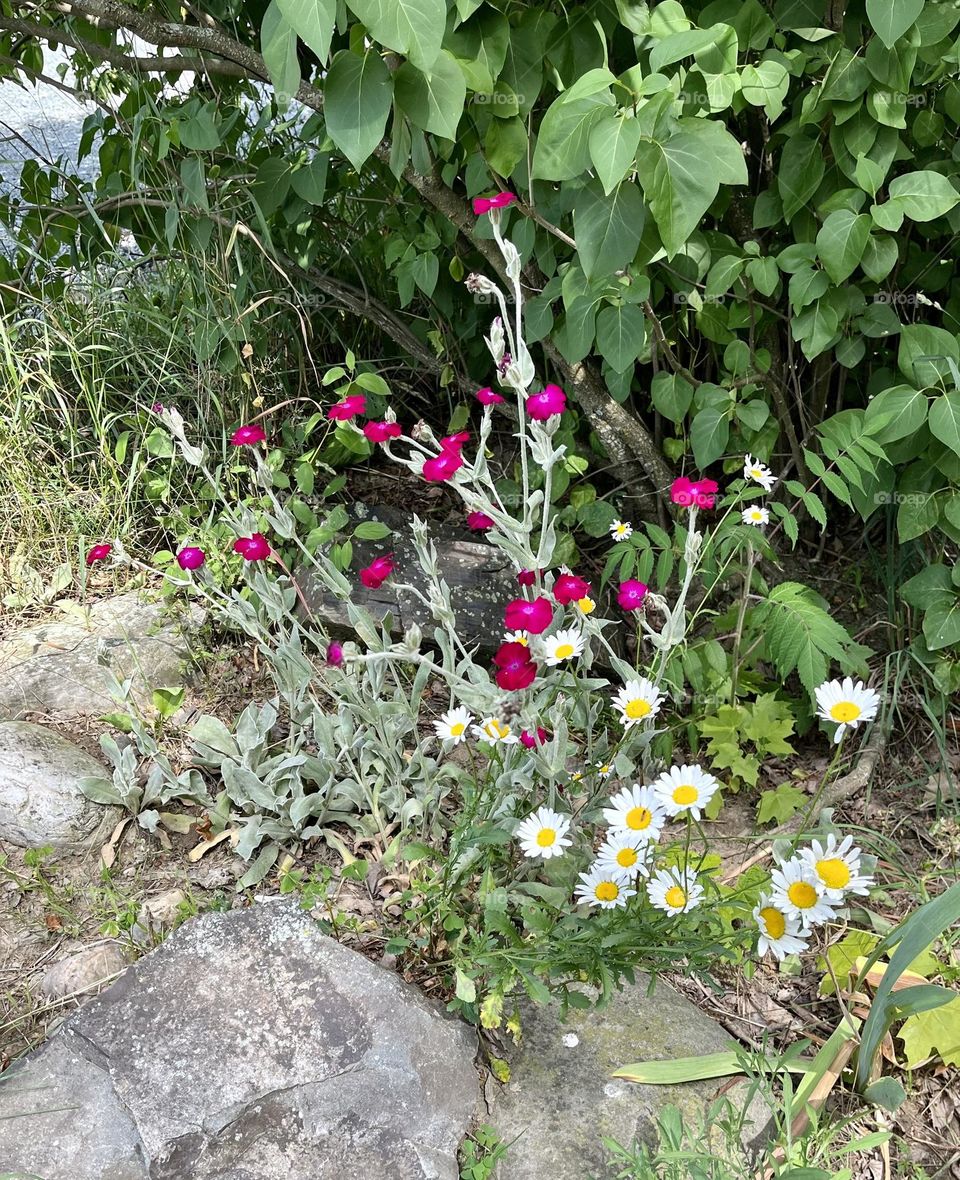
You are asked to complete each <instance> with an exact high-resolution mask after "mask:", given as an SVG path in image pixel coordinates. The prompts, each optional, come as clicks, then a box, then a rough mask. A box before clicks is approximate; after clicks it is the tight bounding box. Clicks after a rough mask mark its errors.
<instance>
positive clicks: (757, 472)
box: [750, 467, 763, 479]
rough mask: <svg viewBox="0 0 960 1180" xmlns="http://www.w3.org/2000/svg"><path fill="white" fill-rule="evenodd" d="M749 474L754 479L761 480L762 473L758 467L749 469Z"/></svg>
mask: <svg viewBox="0 0 960 1180" xmlns="http://www.w3.org/2000/svg"><path fill="white" fill-rule="evenodd" d="M750 474H751V475H752V476H753V478H754V479H763V472H762V471H761V470H760V468H759V467H751V468H750Z"/></svg>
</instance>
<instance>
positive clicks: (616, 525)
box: [610, 520, 633, 541]
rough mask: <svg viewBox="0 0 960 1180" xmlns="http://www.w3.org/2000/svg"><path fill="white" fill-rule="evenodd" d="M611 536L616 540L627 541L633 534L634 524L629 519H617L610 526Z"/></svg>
mask: <svg viewBox="0 0 960 1180" xmlns="http://www.w3.org/2000/svg"><path fill="white" fill-rule="evenodd" d="M610 536H611V537H613V539H614V540H615V541H626V540H628V539H629V538H630V537H632V536H633V525H632V524H631V523H630V521H629V520H615V521H614V522H613V524H612V525H611V526H610Z"/></svg>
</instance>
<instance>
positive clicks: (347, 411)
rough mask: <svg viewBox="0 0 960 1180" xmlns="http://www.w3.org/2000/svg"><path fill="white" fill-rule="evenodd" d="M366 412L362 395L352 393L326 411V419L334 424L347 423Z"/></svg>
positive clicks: (364, 399) (365, 400)
mask: <svg viewBox="0 0 960 1180" xmlns="http://www.w3.org/2000/svg"><path fill="white" fill-rule="evenodd" d="M366 412H367V399H366V396H365V395H364V394H362V393H353V394H351V395H350V396H349V397H345V398H344V399H343V401H340V402H337V404H336V405H334V406H331V407H330V409H329V410H327V417H328V418H330V419H332V420H333V421H334V422H349V421H350V419H351V418H356V416H357V415H358V414H365V413H366Z"/></svg>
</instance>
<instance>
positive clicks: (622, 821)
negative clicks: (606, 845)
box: [603, 783, 666, 844]
mask: <svg viewBox="0 0 960 1180" xmlns="http://www.w3.org/2000/svg"><path fill="white" fill-rule="evenodd" d="M603 818H604V820H605V821H606V823H607V824H609V826H610V831H611V833H613V834H615V835H619V834H620V833H622V832H627V833H628V834H629V835H631V836H633V837H634V838H635V839H637V840H640V841H643V842H644V843H651V844H652V843H655V842H656V840H657V839H658V837H659V836H660V831H661V829H662V828H663V824H664V820H665V819H666V813H665V811H664V809H663V806H662V804H661V803H660V801H659V800H658V799H657V797H656V795H654V793H653V790H652V789H651V788H650V787H642V786H640V784H639V783H634V785H633V786H632V787H624V788H623V790H622V791H618V792H617V793H616V795H614V796H613V797H612V798H611V800H610V806H609V807H605V808H604V809H603Z"/></svg>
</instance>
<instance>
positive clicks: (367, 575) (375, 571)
mask: <svg viewBox="0 0 960 1180" xmlns="http://www.w3.org/2000/svg"><path fill="white" fill-rule="evenodd" d="M393 570H394V565H393V554H392V553H385V554H384V555H383V556H382V557H375V558H374V559H373V561H371V562H370V564H369V565H367V566H364V568H363V569H362V570H361V571H360V581H361V582H362V583H363V584H364V586H366V587H367V589H368V590H379V589H380V587H381V586H382V585H383V583H384V582H385V581H386V580H387V578H389V577H390V575H391V574H392V573H393Z"/></svg>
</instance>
